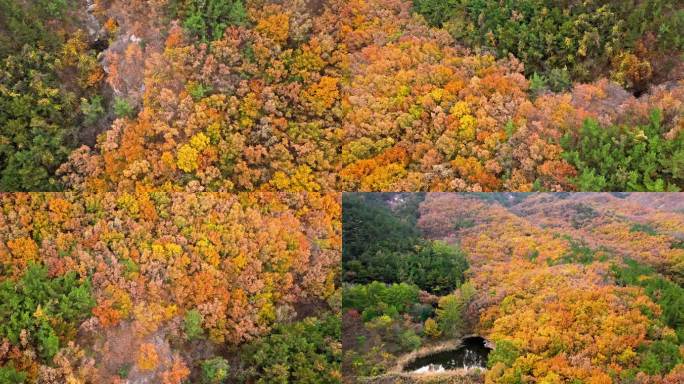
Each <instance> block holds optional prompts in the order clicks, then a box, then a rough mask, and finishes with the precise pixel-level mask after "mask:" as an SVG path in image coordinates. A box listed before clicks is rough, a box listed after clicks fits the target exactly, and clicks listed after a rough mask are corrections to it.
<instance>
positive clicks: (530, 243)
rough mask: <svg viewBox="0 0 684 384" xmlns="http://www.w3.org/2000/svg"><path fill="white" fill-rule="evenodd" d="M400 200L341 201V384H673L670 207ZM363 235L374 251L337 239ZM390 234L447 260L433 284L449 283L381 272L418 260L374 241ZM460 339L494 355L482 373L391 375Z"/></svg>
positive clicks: (676, 263) (619, 201)
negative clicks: (415, 357)
mask: <svg viewBox="0 0 684 384" xmlns="http://www.w3.org/2000/svg"><path fill="white" fill-rule="evenodd" d="M411 196H412V195H411V194H405V193H398V194H365V195H363V194H361V195H359V194H352V193H347V194H345V195H344V196H343V206H345V209H344V211H343V249H347V247H348V246H349V247H351V248H350V249H351V250H352V251H351V252H350V253H345V254H344V258H343V273H342V276H343V317H342V318H343V320H342V325H343V330H342V341H343V347H344V348H343V349H344V357H343V362H342V366H343V371H344V372H350V374H349V375H345V377H344V379H345V381H346V382H350V383H353V382H370V383H384V382H393V381H392V380H395V381H397V382H406V383H412V382H434V383H446V382H449V383H476V382H478V383H479V382H484V383H529V382H537V383H630V384H632V383H668V384H669V383H678V382H680V381H682V380H683V379H684V376H682V375H684V355H683V354H682V344H683V342H684V288H682V282H684V279H683V277H684V275H683V274H682V271H683V267H684V247H683V246H682V236H684V233H683V232H682V228H684V225H683V224H684V222H683V221H682V220H684V216H683V215H682V200H681V198H679V197H678V196H677V195H676V194H655V195H654V194H648V195H645V194H634V193H633V194H628V193H616V194H607V193H604V194H544V193H541V194H514V193H506V194H437V193H435V194H433V193H428V194H426V195H424V196H421V197H420V198H419V201H420V203H419V206H418V208H415V204H411V201H412V200H411V199H415V198H416V197H415V196H413V197H411ZM404 201H408V202H409V204H408V206H411V205H413V206H414V208H411V209H410V210H409V211H410V212H411V213H410V214H407V213H406V209H404V208H401V207H404V206H403V202H404ZM347 206H352V209H348V208H347ZM348 212H349V213H348ZM371 213H375V214H374V215H372V214H371ZM348 215H349V216H348ZM407 217H410V218H412V220H413V221H411V220H407V219H406V218H407ZM416 218H417V221H416V220H415V219H416ZM410 222H414V223H417V224H416V225H412V224H408V223H410ZM351 228H353V231H352V230H351ZM364 228H368V229H369V233H371V234H372V236H374V238H375V239H376V241H374V242H367V241H366V239H362V238H360V237H358V236H351V237H350V236H347V232H352V233H353V232H354V231H361V232H363V229H364ZM371 228H372V229H371ZM401 228H405V229H403V230H404V231H405V232H406V231H408V229H410V230H411V231H412V233H413V234H414V235H413V236H414V237H413V239H414V240H411V241H409V243H411V242H412V243H413V244H443V247H445V248H448V249H450V250H451V253H450V259H451V265H449V266H448V267H446V268H443V269H440V268H438V267H437V268H432V269H431V271H432V272H433V273H435V274H439V275H441V276H445V277H446V276H448V277H452V278H455V280H454V281H450V283H449V284H448V285H447V286H444V285H442V284H440V283H438V281H439V280H433V281H432V282H430V283H429V284H427V285H425V284H422V282H421V280H420V279H416V278H415V277H414V276H413V275H412V274H411V271H414V270H416V269H415V268H416V267H415V266H412V265H411V264H407V263H394V264H392V263H390V262H388V261H387V257H386V256H385V255H386V254H388V253H390V254H392V253H395V254H396V253H398V254H400V255H405V254H410V253H414V254H415V253H419V252H420V247H417V246H407V245H405V244H399V243H397V242H394V241H385V240H386V239H387V240H391V239H392V236H394V234H395V233H401V232H400V231H398V229H401ZM404 238H405V239H409V237H408V236H404ZM362 244H372V245H369V246H367V247H363V246H362ZM394 259H395V260H406V259H409V260H410V257H407V256H401V257H400V256H396V257H395V258H394ZM426 262H427V261H426ZM358 263H363V264H364V265H368V266H369V267H368V268H366V269H364V270H371V271H375V275H373V281H368V280H369V278H368V277H367V276H365V275H359V274H358V273H357V272H356V269H355V266H356V264H358ZM376 263H377V265H380V266H384V267H385V269H384V270H379V269H377V268H373V266H374V265H376ZM454 263H457V265H458V267H454ZM418 270H419V269H418ZM435 287H439V288H440V289H439V290H435V289H434V288H435ZM442 288H446V289H442ZM471 334H478V335H482V337H485V338H486V339H487V340H489V341H490V342H491V343H492V344H493V345H494V347H493V350H492V351H491V352H490V353H489V355H488V359H487V361H486V371H480V373H477V370H476V369H470V370H458V369H457V370H455V371H451V372H450V373H447V374H444V373H442V374H440V373H435V374H434V376H429V375H427V376H420V375H415V376H411V375H408V374H407V373H403V374H402V373H401V371H400V369H401V367H402V364H405V361H407V359H409V361H410V358H409V357H407V356H411V354H415V353H418V352H420V351H429V350H440V349H439V348H442V346H443V345H449V344H448V343H450V342H453V341H454V340H459V339H460V338H462V337H464V336H466V335H471ZM455 345H458V344H455ZM452 348H453V347H452ZM421 377H422V378H421ZM421 380H422V381H421ZM430 380H432V381H430Z"/></svg>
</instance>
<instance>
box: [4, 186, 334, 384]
mask: <svg viewBox="0 0 684 384" xmlns="http://www.w3.org/2000/svg"><path fill="white" fill-rule="evenodd" d="M339 218H340V202H339V195H335V194H331V195H321V194H315V193H310V194H287V193H273V192H263V193H251V194H241V195H233V194H216V193H197V194H188V193H163V192H153V193H148V192H140V193H136V194H127V193H120V194H119V193H106V194H75V193H47V194H43V193H30V194H29V193H26V194H21V193H15V194H6V195H2V196H0V320H1V321H0V382H1V383H3V384H4V383H8V384H18V383H45V384H47V383H55V384H58V383H59V384H64V383H70V384H78V383H82V384H85V383H114V384H115V383H121V384H123V383H163V384H181V383H199V384H220V383H254V384H256V383H260V384H267V383H308V384H318V383H336V382H339V381H340V377H341V374H340V363H341V353H342V352H341V351H342V349H341V343H340V317H339V310H340V305H341V304H340V303H341V292H340V290H339V288H338V287H339V284H338V280H339V269H340V265H339V260H340V258H339V255H340V247H341V236H340V234H341V227H340V220H339Z"/></svg>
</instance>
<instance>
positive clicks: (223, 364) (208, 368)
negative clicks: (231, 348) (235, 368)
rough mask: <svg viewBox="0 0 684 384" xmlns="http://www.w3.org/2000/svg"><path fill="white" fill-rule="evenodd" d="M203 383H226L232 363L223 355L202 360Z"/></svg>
mask: <svg viewBox="0 0 684 384" xmlns="http://www.w3.org/2000/svg"><path fill="white" fill-rule="evenodd" d="M201 367H202V383H203V384H221V383H225V382H226V380H227V379H228V374H229V373H230V365H229V364H228V361H226V359H224V358H223V357H220V356H217V357H214V358H211V359H208V360H204V361H203V362H202V365H201Z"/></svg>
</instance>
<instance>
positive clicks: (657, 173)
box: [561, 110, 684, 192]
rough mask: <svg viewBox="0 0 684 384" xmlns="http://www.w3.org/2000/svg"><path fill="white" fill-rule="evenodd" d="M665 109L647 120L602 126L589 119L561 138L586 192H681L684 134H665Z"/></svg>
mask: <svg viewBox="0 0 684 384" xmlns="http://www.w3.org/2000/svg"><path fill="white" fill-rule="evenodd" d="M660 123H661V114H660V112H659V111H657V110H656V111H653V113H652V114H651V121H650V123H649V124H648V125H642V126H636V127H626V126H610V127H601V126H600V125H599V124H598V122H596V121H595V120H592V119H587V120H586V121H585V122H584V125H583V126H582V128H581V130H580V131H579V134H578V135H577V136H573V135H571V134H568V135H566V136H565V137H564V138H563V139H562V140H561V145H562V146H563V149H564V150H565V152H564V153H563V158H564V159H565V160H567V161H568V162H569V163H570V164H572V165H573V166H574V167H575V168H577V171H578V174H579V176H578V177H577V178H576V179H575V184H576V185H577V187H578V188H579V189H580V190H582V191H601V190H608V191H650V192H656V191H677V190H678V186H679V185H682V183H684V135H681V134H679V135H678V136H677V137H676V138H674V139H671V140H668V139H665V138H663V137H662V134H663V132H662V130H663V129H662V127H661V125H660Z"/></svg>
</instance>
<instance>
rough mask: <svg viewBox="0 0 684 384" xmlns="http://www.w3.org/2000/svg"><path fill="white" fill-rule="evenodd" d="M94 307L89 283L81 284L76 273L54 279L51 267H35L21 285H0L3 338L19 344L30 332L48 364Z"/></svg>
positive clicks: (1, 332)
mask: <svg viewBox="0 0 684 384" xmlns="http://www.w3.org/2000/svg"><path fill="white" fill-rule="evenodd" d="M94 305H95V300H94V299H93V298H92V296H91V294H90V283H89V282H88V281H85V282H82V281H80V280H79V279H78V278H77V276H76V274H75V273H69V274H66V275H64V276H60V277H55V278H50V277H48V274H47V268H45V267H42V266H38V265H31V266H30V267H29V268H28V269H27V271H26V273H25V274H24V276H23V277H22V278H21V280H19V281H18V282H14V281H10V280H6V281H3V282H2V283H0V338H7V339H9V341H10V343H12V344H15V345H18V344H19V341H20V340H19V335H20V333H21V330H23V329H26V330H28V331H29V334H30V335H31V340H30V341H31V343H32V344H34V346H35V348H36V350H37V351H38V353H39V356H40V357H41V359H42V361H44V362H48V361H50V360H51V359H52V357H53V356H54V355H55V353H56V352H57V351H58V349H59V347H60V342H59V340H60V338H64V337H66V336H67V335H68V334H75V330H76V328H77V327H78V325H79V324H80V322H81V321H83V320H85V319H86V318H88V317H89V316H90V311H91V309H92V308H93V306H94ZM39 308H40V310H39ZM36 314H38V315H36Z"/></svg>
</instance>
